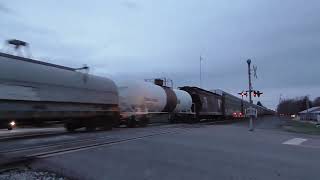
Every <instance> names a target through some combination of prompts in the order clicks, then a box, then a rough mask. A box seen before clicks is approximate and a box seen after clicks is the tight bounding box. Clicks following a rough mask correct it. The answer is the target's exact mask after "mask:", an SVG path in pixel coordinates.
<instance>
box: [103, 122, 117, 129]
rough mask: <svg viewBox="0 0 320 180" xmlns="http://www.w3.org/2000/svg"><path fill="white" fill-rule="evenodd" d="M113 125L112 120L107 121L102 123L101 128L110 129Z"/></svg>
mask: <svg viewBox="0 0 320 180" xmlns="http://www.w3.org/2000/svg"><path fill="white" fill-rule="evenodd" d="M113 126H114V123H113V121H107V122H105V123H104V126H103V129H104V130H106V131H109V130H112V127H113Z"/></svg>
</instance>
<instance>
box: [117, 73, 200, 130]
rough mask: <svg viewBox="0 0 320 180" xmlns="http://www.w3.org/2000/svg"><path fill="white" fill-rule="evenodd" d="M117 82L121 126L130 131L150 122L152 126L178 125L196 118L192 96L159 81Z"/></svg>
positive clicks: (119, 80)
mask: <svg viewBox="0 0 320 180" xmlns="http://www.w3.org/2000/svg"><path fill="white" fill-rule="evenodd" d="M115 82H116V84H117V86H118V90H119V97H120V112H121V113H120V114H121V120H120V122H121V124H125V125H127V126H128V127H135V126H136V125H141V126H145V125H146V124H147V123H148V122H149V120H150V119H152V122H168V121H169V122H175V121H176V120H177V119H181V118H189V117H190V115H192V114H194V113H192V112H191V106H192V98H191V96H190V95H189V94H188V93H187V92H185V91H182V90H179V89H173V88H170V87H167V86H164V85H163V82H162V81H161V80H160V79H155V83H151V82H144V81H136V80H128V79H126V80H123V79H115ZM159 119H160V120H159Z"/></svg>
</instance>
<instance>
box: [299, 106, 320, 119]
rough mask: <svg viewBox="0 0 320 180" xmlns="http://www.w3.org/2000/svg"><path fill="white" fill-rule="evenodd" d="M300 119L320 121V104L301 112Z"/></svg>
mask: <svg viewBox="0 0 320 180" xmlns="http://www.w3.org/2000/svg"><path fill="white" fill-rule="evenodd" d="M299 115H300V120H304V121H320V106H317V107H313V108H310V109H306V110H304V111H301V112H299Z"/></svg>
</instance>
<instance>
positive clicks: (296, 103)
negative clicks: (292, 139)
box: [277, 96, 320, 115]
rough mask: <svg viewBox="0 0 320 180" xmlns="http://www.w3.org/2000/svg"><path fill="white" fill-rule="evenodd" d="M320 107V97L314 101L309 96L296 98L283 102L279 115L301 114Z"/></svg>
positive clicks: (279, 107)
mask: <svg viewBox="0 0 320 180" xmlns="http://www.w3.org/2000/svg"><path fill="white" fill-rule="evenodd" d="M316 106H320V97H317V98H316V99H314V100H313V101H311V100H310V99H309V97H308V96H302V97H296V98H292V99H285V100H282V101H281V102H280V103H279V104H278V107H277V112H278V113H279V114H287V115H290V114H298V113H299V112H301V111H303V110H306V109H307V108H311V107H316Z"/></svg>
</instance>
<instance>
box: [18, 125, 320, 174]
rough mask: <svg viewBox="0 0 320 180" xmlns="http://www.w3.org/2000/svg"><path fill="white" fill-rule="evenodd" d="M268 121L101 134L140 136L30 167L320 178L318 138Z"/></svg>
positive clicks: (65, 170) (93, 171) (54, 156)
mask: <svg viewBox="0 0 320 180" xmlns="http://www.w3.org/2000/svg"><path fill="white" fill-rule="evenodd" d="M270 122H271V123H272V125H270V124H268V122H259V125H258V124H257V125H258V127H257V129H256V130H255V131H254V132H249V131H248V127H247V126H246V123H247V122H241V123H236V124H213V125H208V124H193V125H187V124H175V125H163V126H153V127H147V128H135V129H121V130H116V131H110V132H99V133H97V135H96V136H97V137H101V136H108V137H110V138H113V139H114V138H132V137H134V136H136V135H138V134H139V136H141V137H142V136H143V137H142V138H136V139H133V140H130V141H123V142H121V143H115V144H108V145H105V146H103V145H102V146H98V147H96V148H89V149H82V150H81V149H80V150H76V151H66V152H62V153H58V154H52V155H50V156H44V157H42V158H40V159H36V160H34V161H32V162H31V164H29V166H30V167H32V168H34V169H47V170H51V171H54V172H57V173H60V174H62V175H65V176H67V177H70V178H73V179H117V180H118V179H120V180H121V179H134V180H135V179H137V180H140V179H152V180H154V179H155V180H157V179H159V180H162V179H186V180H188V179H190V180H194V179H199V180H200V179H201V180H202V179H208V180H211V179H221V180H224V179H227V180H247V179H252V180H253V179H259V180H270V179H273V180H286V179H288V180H289V179H290V180H298V179H299V180H300V179H319V177H318V176H319V173H318V170H319V162H320V157H319V152H320V136H310V135H303V134H295V133H288V132H284V131H281V130H278V129H277V128H276V127H277V126H278V124H277V123H275V122H276V120H274V119H271V120H270ZM267 124H268V125H267ZM265 127H267V128H265ZM162 132H170V133H162ZM153 133H157V134H155V135H153V136H145V135H147V134H153ZM85 134H86V133H80V134H79V135H81V136H85ZM72 136H73V138H74V139H76V138H78V137H77V136H78V135H72ZM90 136H91V137H94V136H95V133H90ZM67 137H68V138H70V135H68V136H67ZM67 137H66V136H62V137H61V138H67ZM66 140H67V139H66ZM69 140H71V139H69ZM298 141H299V142H298ZM288 142H290V143H288ZM20 143H22V144H23V143H24V144H26V143H28V142H26V141H20ZM29 143H34V141H32V142H29ZM15 146H17V143H15Z"/></svg>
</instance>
